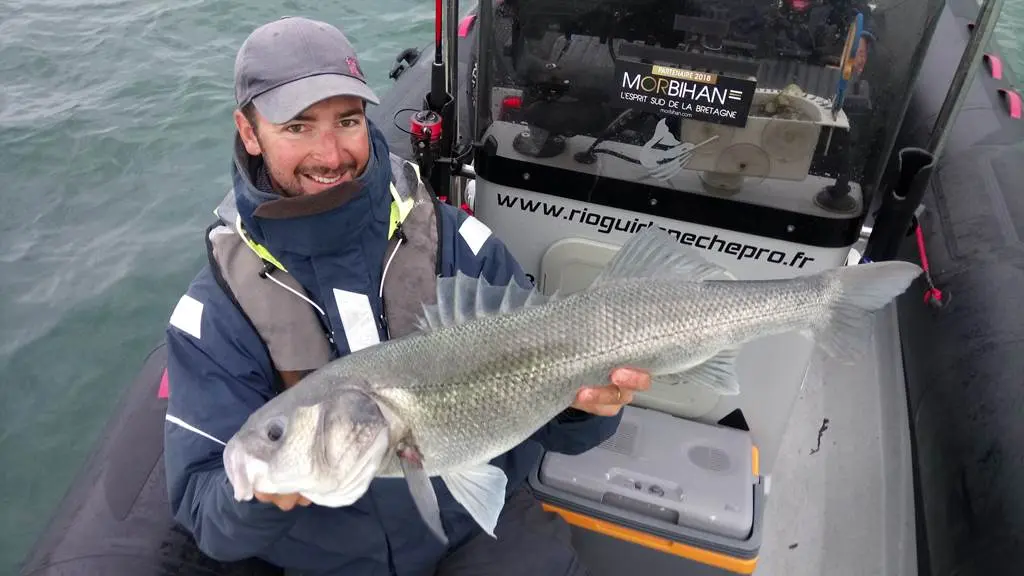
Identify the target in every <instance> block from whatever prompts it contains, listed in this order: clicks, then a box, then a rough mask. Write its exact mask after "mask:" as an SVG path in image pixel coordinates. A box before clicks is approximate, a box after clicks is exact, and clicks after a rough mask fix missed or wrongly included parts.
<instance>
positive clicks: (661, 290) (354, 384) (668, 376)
mask: <svg viewBox="0 0 1024 576" xmlns="http://www.w3.org/2000/svg"><path fill="white" fill-rule="evenodd" d="M720 273H724V270H723V269H721V268H719V267H718V266H716V265H713V264H711V263H709V262H707V261H705V260H704V259H703V258H701V257H700V256H698V255H697V254H696V253H695V252H692V251H690V249H687V248H685V247H683V246H681V245H680V244H679V243H678V242H677V241H675V240H674V239H673V238H672V237H671V236H669V235H668V234H666V233H665V232H663V231H661V230H659V229H657V228H649V229H647V230H646V231H643V232H638V233H636V234H634V235H633V236H632V237H631V238H630V239H629V240H628V241H627V242H626V243H625V244H624V245H623V247H622V248H620V249H619V251H618V252H617V253H616V254H615V256H614V257H613V258H612V259H611V261H610V262H609V263H608V265H607V266H606V267H605V269H604V270H603V271H602V272H601V273H600V274H599V275H598V277H597V278H596V279H595V280H594V281H593V283H592V284H591V285H590V286H589V287H588V288H587V289H585V290H582V291H580V292H576V293H573V294H568V295H561V294H558V293H556V294H554V295H552V296H544V295H542V294H541V293H540V292H539V291H537V290H527V289H523V288H521V287H519V286H518V285H517V284H516V283H515V282H511V283H510V284H509V285H508V286H491V285H489V284H488V283H487V282H486V281H485V280H482V279H481V280H478V279H475V278H470V277H467V276H464V275H461V274H460V275H457V276H455V277H451V278H442V279H439V282H438V288H437V304H436V305H431V306H425V307H424V315H423V317H422V319H421V323H420V331H419V332H417V333H414V334H411V335H409V336H406V337H403V338H399V339H395V340H389V341H386V342H383V343H381V344H378V345H375V346H372V347H369V348H364V349H362V350H359V351H357V352H354V353H352V354H349V355H346V356H343V357H341V358H339V359H337V360H334V361H332V362H330V363H329V364H327V365H325V366H324V367H322V368H320V369H319V370H316V371H314V372H313V373H311V374H309V375H308V376H306V377H305V378H303V379H302V380H301V381H300V382H299V383H298V384H296V385H295V386H294V387H292V388H290V389H288V390H286V391H285V392H283V393H282V394H280V395H278V396H277V397H275V398H273V399H272V400H270V401H269V402H268V403H267V404H265V405H264V406H262V407H261V408H259V409H258V410H256V411H255V412H254V413H253V414H252V415H251V416H250V417H249V418H248V420H247V421H246V422H245V424H244V425H243V426H242V427H241V429H240V430H239V431H238V432H237V433H236V434H235V435H234V436H233V437H232V438H231V440H230V441H229V442H228V444H227V447H226V448H225V450H224V464H225V469H226V470H227V475H228V478H229V480H230V482H231V484H232V486H233V488H234V494H235V498H236V499H239V500H247V499H250V498H252V497H253V491H260V492H271V493H294V492H299V493H301V494H302V495H304V496H305V497H307V498H308V499H310V500H311V501H312V502H314V503H316V504H319V505H323V506H331V507H339V506H347V505H349V504H352V503H353V502H355V501H356V500H358V499H359V498H361V497H362V496H363V495H364V493H365V492H366V491H367V489H368V487H369V485H370V482H371V481H372V480H373V479H374V478H377V477H401V476H404V477H405V478H406V480H407V482H408V485H409V490H410V493H411V494H412V497H413V501H414V502H415V504H416V506H417V508H418V510H419V512H420V515H421V516H422V517H423V519H424V521H425V522H426V525H427V526H428V528H429V529H430V530H431V531H432V532H433V533H434V534H435V535H436V536H437V537H438V538H439V539H440V540H441V541H443V542H447V538H446V535H445V534H444V530H443V528H442V527H441V521H440V513H439V511H438V504H437V499H436V495H435V493H434V489H433V486H432V484H431V482H430V478H431V477H440V478H441V479H442V480H443V481H444V483H445V485H446V486H447V487H448V489H449V491H450V492H451V493H452V495H453V497H454V498H455V499H456V500H457V501H458V502H459V503H460V504H461V505H462V506H463V507H464V508H465V509H466V511H467V512H468V513H469V514H470V515H471V516H472V517H473V518H474V520H475V521H476V522H477V523H478V524H479V525H480V526H481V528H482V529H483V530H484V532H486V533H487V534H489V535H491V536H492V537H493V536H494V527H495V525H496V523H497V520H498V514H499V513H500V512H501V509H502V506H503V504H504V501H505V487H506V486H505V485H506V477H505V474H504V473H503V472H502V471H501V470H500V469H499V468H497V467H495V466H492V465H490V464H488V462H489V461H490V460H491V459H492V458H495V457H496V456H499V455H501V454H503V453H505V452H507V451H509V450H511V449H512V448H514V447H515V446H516V445H518V444H519V443H521V442H523V441H524V440H525V439H527V438H528V437H529V436H531V435H532V434H533V433H534V432H535V431H537V430H538V429H540V428H541V427H542V426H544V425H545V424H546V423H547V422H548V421H550V420H551V419H552V418H554V417H555V416H556V415H558V414H559V413H560V412H562V411H563V410H565V409H566V408H567V407H569V406H570V405H571V404H572V403H573V401H574V399H575V396H576V393H577V391H578V390H579V389H580V387H581V386H585V385H590V386H592V385H597V384H600V383H602V382H607V381H608V377H609V373H610V371H611V370H612V369H614V368H617V367H620V366H634V367H638V368H642V369H646V370H647V371H649V372H650V373H651V375H652V380H653V384H652V385H653V386H661V385H679V386H707V387H710V388H712V389H713V390H716V391H717V392H718V393H720V394H737V393H739V384H738V383H737V380H736V371H735V359H736V355H737V354H738V351H739V348H740V346H742V345H743V344H744V343H746V342H749V341H752V340H755V339H758V338H762V337H764V336H768V335H772V334H779V333H784V332H790V331H800V332H803V333H805V334H807V335H808V336H810V337H812V338H814V339H815V340H816V341H817V342H818V344H819V345H820V346H821V348H823V349H824V350H825V351H826V352H827V353H828V354H830V355H832V356H834V357H837V358H839V359H845V360H854V359H856V358H857V357H859V355H860V354H861V353H863V349H864V348H865V346H866V343H867V340H868V338H869V334H868V333H867V331H866V327H867V326H868V325H869V322H870V318H871V314H872V312H874V311H876V310H878V309H880V308H882V307H884V306H885V305H886V304H888V303H889V302H890V301H892V300H893V299H894V298H896V297H897V296H899V295H900V294H901V293H903V292H904V291H905V290H906V289H907V288H908V286H909V285H910V284H911V282H913V280H914V279H915V278H917V276H918V275H919V274H920V273H921V269H920V268H919V267H918V266H916V265H915V264H912V263H909V262H899V261H895V262H880V263H870V264H863V265H858V266H852V267H844V268H838V269H835V270H829V271H825V272H822V273H819V274H816V275H810V276H804V277H798V278H794V279H787V280H760V281H736V280H715V279H713V276H714V275H715V274H720Z"/></svg>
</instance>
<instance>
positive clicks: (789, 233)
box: [469, 0, 941, 576]
mask: <svg viewBox="0 0 1024 576" xmlns="http://www.w3.org/2000/svg"><path fill="white" fill-rule="evenodd" d="M940 9H941V4H939V3H937V2H935V3H933V4H930V5H926V4H923V3H916V4H914V5H910V4H906V5H903V4H897V3H892V5H891V8H890V7H889V6H887V5H885V4H879V5H877V6H875V8H874V9H872V8H871V7H869V6H867V5H866V4H863V5H861V4H858V3H856V2H854V3H852V4H851V3H849V2H839V1H835V2H833V1H829V0H823V1H820V2H811V3H808V2H798V1H792V0H787V1H785V2H781V3H775V2H767V1H760V0H727V1H725V2H723V1H720V0H676V1H668V2H665V1H656V0H589V1H583V2H578V1H574V2H567V1H563V2H558V1H555V2H551V1H548V0H504V1H503V2H500V3H494V4H492V3H489V2H484V3H481V5H480V7H479V25H480V29H479V33H478V38H479V41H478V45H477V50H476V54H475V55H476V63H475V64H474V69H473V70H474V73H473V74H472V75H471V78H472V80H471V84H470V87H469V91H470V93H472V94H474V95H475V98H474V105H475V110H474V111H473V112H472V116H473V117H474V123H473V127H472V133H473V140H474V151H473V168H474V171H475V174H476V177H475V181H474V184H473V186H474V190H473V203H472V207H473V209H474V210H475V214H476V216H477V218H479V219H480V220H481V221H483V222H484V223H485V224H486V225H487V226H489V227H490V228H491V229H492V230H493V231H494V233H495V234H496V235H497V236H498V237H500V238H501V239H502V240H503V241H504V242H505V243H506V244H507V245H508V246H509V249H510V250H511V251H512V253H513V254H514V255H515V257H516V258H517V260H518V261H519V262H520V263H521V264H522V265H523V267H524V268H525V270H526V272H527V273H528V274H529V275H530V277H531V279H532V280H533V281H534V282H535V283H536V284H537V286H538V287H539V288H540V289H541V290H542V291H544V292H545V293H552V292H554V291H555V290H559V291H561V292H562V293H571V292H575V291H577V290H581V289H584V288H586V286H587V285H588V284H589V283H590V281H591V280H592V279H593V278H594V276H595V275H596V274H597V273H598V272H599V270H600V269H601V267H602V266H603V265H604V264H605V263H606V262H607V261H608V260H609V259H610V258H611V257H612V255H613V254H614V253H615V252H616V250H617V249H618V247H619V246H620V245H621V243H622V242H623V241H624V240H625V239H626V238H628V236H629V235H631V234H633V233H635V232H636V231H637V230H640V229H642V228H644V227H647V226H659V227H661V228H663V229H664V230H666V231H668V232H669V233H670V234H671V235H672V236H673V237H675V238H676V239H678V241H679V243H680V244H681V245H684V246H686V247H689V248H691V249H693V250H696V251H697V252H698V253H700V254H701V255H702V256H704V257H705V258H707V259H708V260H710V261H712V262H714V263H716V264H719V265H721V266H723V267H724V268H726V269H727V270H728V271H729V272H730V273H731V274H732V275H733V276H734V277H735V278H738V279H744V280H750V279H774V278H785V277H793V276H797V275H803V274H811V273H816V272H820V271H823V270H827V269H830V268H834V267H838V266H844V265H847V263H848V260H849V259H850V255H851V247H852V246H853V245H854V244H855V243H856V242H858V241H859V239H860V234H861V228H862V225H863V223H864V221H865V219H866V217H867V216H868V212H869V207H870V206H871V202H872V199H873V195H874V193H875V191H876V190H878V189H879V187H880V185H881V181H882V179H883V175H884V174H883V172H884V166H885V164H886V162H887V160H888V157H889V154H890V151H891V148H892V141H893V139H894V136H895V130H896V129H897V128H898V119H899V118H900V117H901V116H902V113H903V110H904V109H905V107H906V105H907V102H908V99H909V94H910V90H911V88H912V86H913V79H914V77H915V74H916V68H915V66H916V64H915V61H914V58H913V53H914V52H915V51H917V50H924V48H925V47H926V46H927V42H928V35H929V34H930V29H928V28H927V24H926V23H924V22H922V23H920V24H915V25H913V26H910V27H907V26H905V22H900V21H901V20H903V19H905V18H907V17H908V15H909V14H910V13H913V14H917V15H920V14H926V13H929V12H937V11H938V10H940ZM908 10H910V12H908ZM890 16H892V17H894V18H898V20H897V19H894V20H889V17H890ZM892 22H900V28H899V29H898V30H897V29H895V28H894V25H893V23H892ZM895 35H899V39H898V40H893V42H897V43H900V42H902V45H901V46H900V49H905V51H906V53H908V54H909V55H908V56H900V57H898V58H896V57H894V56H893V55H892V54H891V53H890V52H889V50H893V49H895V46H896V44H892V43H888V44H887V43H886V42H890V39H891V38H895V37H896V36H895ZM865 51H866V52H868V53H869V57H868V60H867V65H866V67H865V68H864V69H863V71H861V69H860V66H859V65H858V59H859V56H858V54H860V55H861V56H862V55H863V53H864V52H865ZM894 118H895V119H897V121H895V122H893V119H894ZM855 261H856V260H854V262H855ZM813 353H814V344H813V343H812V342H810V341H809V340H807V339H805V338H804V337H803V336H801V335H799V334H785V335H780V336H776V337H770V338H765V339H762V340H759V341H755V342H751V343H749V344H747V345H746V346H744V347H743V349H742V351H741V353H740V355H739V359H738V364H737V370H738V375H739V382H740V389H741V391H740V394H739V395H737V396H719V395H717V394H715V393H712V392H710V391H708V390H704V389H700V388H696V387H687V386H666V387H655V388H654V389H652V390H650V391H648V392H646V393H642V394H638V395H637V396H636V398H635V400H634V402H633V403H632V405H630V406H628V407H627V408H626V409H625V413H624V415H623V420H622V424H621V426H620V428H619V430H618V432H617V434H616V435H615V436H614V437H613V438H611V439H610V440H608V441H607V442H605V443H604V444H602V445H601V446H599V447H598V448H595V449H593V450H590V451H588V452H586V453H584V454H580V455H575V456H567V455H563V454H546V455H545V456H544V457H543V459H542V460H541V462H540V463H539V465H538V467H537V469H536V471H535V473H534V475H533V477H532V479H531V485H532V487H533V489H534V490H535V492H536V493H537V494H538V495H539V497H540V498H541V499H542V500H543V501H544V503H545V506H546V507H548V509H550V510H553V511H556V512H558V513H559V514H562V515H563V516H564V517H565V518H566V519H567V520H568V521H569V522H570V523H571V524H572V525H573V526H574V529H575V532H574V534H575V536H574V541H575V544H576V545H577V547H578V548H579V549H580V550H581V553H582V554H583V556H584V560H585V562H586V563H587V564H588V566H590V568H591V570H593V571H594V573H595V574H601V575H603V574H608V575H609V576H610V575H612V574H623V573H629V570H630V566H629V565H626V564H624V563H623V561H622V560H621V559H622V558H629V562H630V563H635V562H640V565H642V566H644V573H645V574H662V573H664V574H668V573H678V571H679V570H684V571H685V570H693V573H695V574H751V573H753V572H754V570H755V568H756V565H757V559H758V553H759V548H760V544H761V535H762V525H763V513H764V510H765V504H766V498H767V496H768V493H769V491H770V484H771V482H770V479H771V475H772V472H773V466H774V464H775V460H776V457H777V454H778V451H779V447H780V443H781V441H782V436H783V433H784V432H785V430H786V426H787V423H788V421H789V416H790V413H791V411H792V407H793V405H794V402H795V401H796V399H797V397H798V395H799V393H800V391H801V389H802V387H803V384H804V381H805V378H806V376H807V371H808V366H809V365H810V361H811V359H812V354H813ZM627 550H628V554H627V553H626V552H627ZM641 557H642V559H641V560H638V558H641ZM686 573H690V572H686Z"/></svg>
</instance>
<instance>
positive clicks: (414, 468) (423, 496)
mask: <svg viewBox="0 0 1024 576" xmlns="http://www.w3.org/2000/svg"><path fill="white" fill-rule="evenodd" d="M398 461H399V462H401V464H402V473H403V474H405V482H406V484H408V485H409V494H411V495H412V501H413V503H415V504H416V510H418V511H419V513H420V517H421V518H423V521H424V522H426V524H427V528H429V529H430V532H431V533H433V534H434V536H436V537H437V539H438V540H440V541H441V543H443V544H445V545H447V544H448V536H446V535H445V533H444V526H443V525H442V524H441V510H440V508H439V507H438V505H437V494H436V493H435V492H434V485H433V484H431V483H430V477H429V476H427V473H426V471H424V470H423V462H422V460H421V457H420V454H419V450H417V449H416V448H414V447H411V446H404V447H400V448H399V452H398Z"/></svg>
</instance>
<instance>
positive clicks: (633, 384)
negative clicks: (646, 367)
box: [611, 368, 651, 394]
mask: <svg viewBox="0 0 1024 576" xmlns="http://www.w3.org/2000/svg"><path fill="white" fill-rule="evenodd" d="M611 380H612V384H614V385H615V386H618V387H619V388H623V394H625V392H626V389H629V390H649V389H650V388H651V375H650V374H648V373H647V372H644V371H642V370H634V369H632V368H617V369H615V370H613V371H612V375H611Z"/></svg>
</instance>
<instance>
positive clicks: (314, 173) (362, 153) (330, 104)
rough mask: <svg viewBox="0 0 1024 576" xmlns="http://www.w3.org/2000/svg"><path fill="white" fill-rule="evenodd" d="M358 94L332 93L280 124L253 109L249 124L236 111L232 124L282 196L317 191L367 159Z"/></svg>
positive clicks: (353, 173)
mask: <svg viewBox="0 0 1024 576" xmlns="http://www.w3.org/2000/svg"><path fill="white" fill-rule="evenodd" d="M363 112H364V107H363V101H362V99H360V98H358V97H355V96H335V97H333V98H328V99H326V100H322V101H320V102H317V103H316V104H314V105H312V106H310V107H309V108H306V109H305V110H303V111H302V112H301V113H300V114H299V115H298V116H296V117H295V118H293V119H291V120H289V121H288V122H285V123H284V124H271V123H270V122H269V121H267V119H265V118H263V117H262V116H261V115H260V114H259V112H257V113H256V116H257V118H256V124H257V126H252V125H251V124H250V123H249V121H248V120H247V119H246V118H245V115H243V114H242V113H241V112H240V111H238V110H236V111H235V125H236V126H237V127H238V133H239V135H240V136H241V138H242V143H243V144H244V145H245V149H246V150H247V151H248V152H249V154H252V155H253V156H258V155H262V156H263V161H264V162H265V163H266V165H267V170H268V171H269V172H270V178H271V180H272V181H273V183H274V186H275V187H277V188H278V189H279V192H281V193H282V194H283V195H285V196H303V195H309V194H318V193H320V192H323V191H324V190H327V189H328V188H333V187H334V186H337V185H338V184H340V183H342V182H347V181H349V180H353V179H355V178H358V177H359V176H360V175H361V174H362V173H363V170H365V169H366V164H367V162H368V161H369V158H370V140H369V138H370V137H369V130H368V128H367V125H366V117H365V116H364V115H363Z"/></svg>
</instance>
